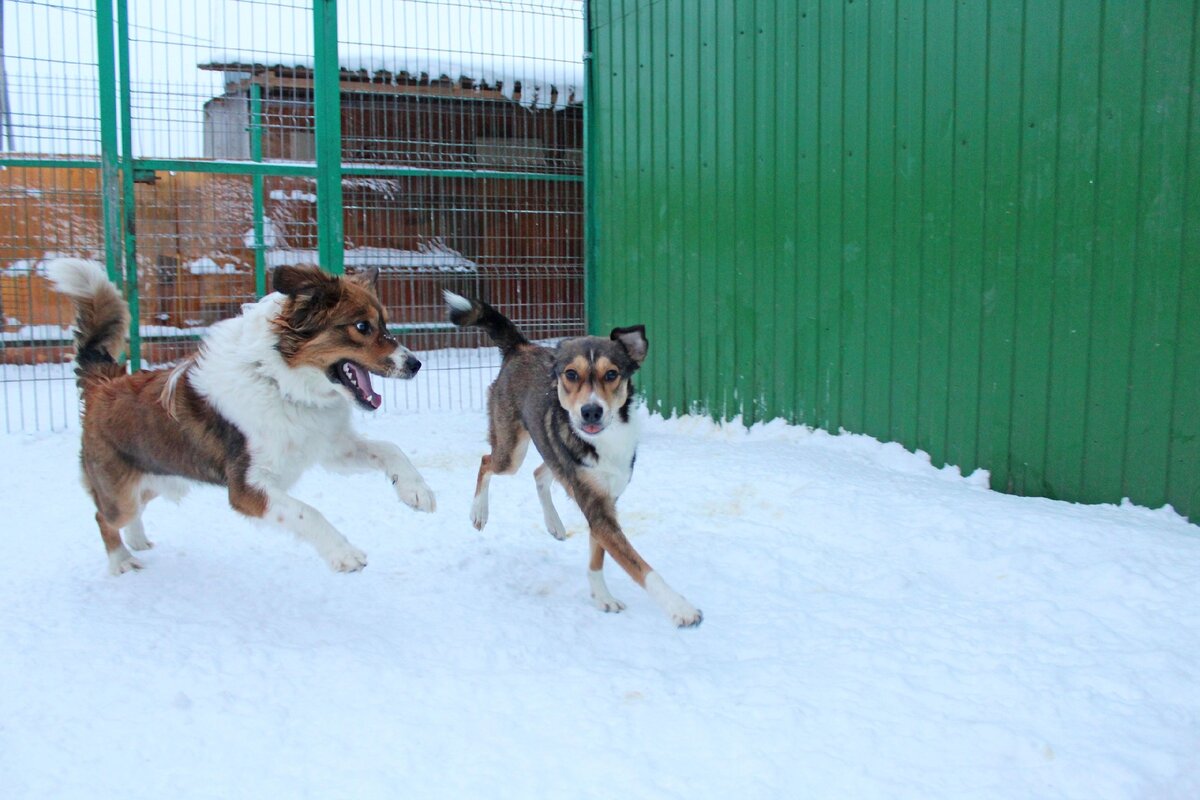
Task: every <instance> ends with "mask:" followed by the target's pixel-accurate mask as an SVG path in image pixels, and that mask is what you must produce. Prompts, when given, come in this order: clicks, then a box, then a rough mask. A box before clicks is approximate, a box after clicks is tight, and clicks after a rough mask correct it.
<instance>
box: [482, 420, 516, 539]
mask: <svg viewBox="0 0 1200 800" xmlns="http://www.w3.org/2000/svg"><path fill="white" fill-rule="evenodd" d="M528 449H529V433H528V431H526V430H525V429H524V428H513V427H505V428H504V429H502V430H500V431H498V432H497V433H496V434H495V435H493V436H492V452H491V453H489V454H488V455H486V456H484V457H483V458H482V459H480V461H479V475H478V476H477V477H476V478H475V500H474V501H473V502H472V503H471V524H472V525H474V526H475V530H479V531H481V530H483V526H484V525H487V519H488V484H490V483H491V482H492V475H512V474H513V473H514V472H516V471H517V470H518V469H520V467H521V463H522V462H523V461H524V460H525V451H526V450H528Z"/></svg>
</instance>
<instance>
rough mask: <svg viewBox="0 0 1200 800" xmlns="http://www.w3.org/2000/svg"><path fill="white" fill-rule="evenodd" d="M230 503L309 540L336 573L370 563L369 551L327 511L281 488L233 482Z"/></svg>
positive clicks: (357, 568) (355, 569)
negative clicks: (352, 540)
mask: <svg viewBox="0 0 1200 800" xmlns="http://www.w3.org/2000/svg"><path fill="white" fill-rule="evenodd" d="M229 503H230V505H232V506H233V507H234V508H235V509H236V510H238V511H240V512H242V513H243V514H245V515H246V516H249V517H256V518H258V519H261V520H263V521H265V522H269V523H271V524H272V525H278V526H280V527H282V528H284V529H285V530H289V531H291V532H292V533H293V534H295V535H296V536H297V537H298V538H300V539H302V540H304V541H306V542H308V543H309V544H311V545H312V546H313V547H314V548H315V549H316V551H317V552H318V553H319V554H320V555H321V557H322V558H324V559H325V561H326V562H327V563H328V564H329V567H330V569H332V570H333V571H334V572H358V571H359V570H360V569H362V568H363V567H365V566H366V565H367V554H366V553H364V552H363V551H362V550H359V549H358V548H357V547H355V546H354V545H352V544H350V542H348V541H347V540H346V537H345V536H342V534H341V533H339V532H338V529H337V528H335V527H333V525H332V524H331V523H330V522H329V520H327V519H325V515H324V514H322V513H321V512H320V511H318V510H317V509H315V508H313V507H312V506H310V505H309V504H308V503H305V502H303V501H301V500H297V499H296V498H294V497H292V496H291V495H289V494H288V493H287V492H285V491H283V490H281V489H277V488H273V487H257V486H250V485H246V484H241V483H240V482H231V483H230V487H229Z"/></svg>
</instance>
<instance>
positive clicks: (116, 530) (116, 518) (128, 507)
mask: <svg viewBox="0 0 1200 800" xmlns="http://www.w3.org/2000/svg"><path fill="white" fill-rule="evenodd" d="M89 488H90V489H91V491H92V498H93V499H94V500H95V501H96V525H98V526H99V528H100V538H101V539H103V540H104V550H105V552H107V553H108V571H109V572H111V573H112V574H113V575H120V574H122V573H125V572H129V571H130V570H134V569H141V568H142V562H141V561H138V560H137V559H136V558H134V557H133V554H132V553H130V552H129V550H128V549H127V548H126V547H125V543H124V542H122V541H121V528H122V527H124V526H125V525H128V524H129V523H130V522H131V521H132V520H133V519H134V518H135V517H136V516H137V513H138V503H137V498H136V497H135V496H134V493H133V492H132V491H129V490H128V489H127V488H121V487H101V488H97V487H95V486H89ZM109 489H111V491H110V490H109Z"/></svg>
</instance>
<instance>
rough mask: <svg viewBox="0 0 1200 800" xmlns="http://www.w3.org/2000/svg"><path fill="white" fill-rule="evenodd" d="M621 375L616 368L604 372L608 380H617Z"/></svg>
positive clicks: (605, 378)
mask: <svg viewBox="0 0 1200 800" xmlns="http://www.w3.org/2000/svg"><path fill="white" fill-rule="evenodd" d="M619 377H621V376H620V375H618V374H617V371H616V370H615V369H610V370H609V371H608V372H606V373H604V380H606V381H615V380H616V379H617V378H619Z"/></svg>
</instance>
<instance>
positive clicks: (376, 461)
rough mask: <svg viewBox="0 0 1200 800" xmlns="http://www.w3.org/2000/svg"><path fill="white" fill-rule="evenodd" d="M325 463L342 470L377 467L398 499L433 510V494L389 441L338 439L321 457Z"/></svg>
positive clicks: (421, 508) (361, 469) (434, 501)
mask: <svg viewBox="0 0 1200 800" xmlns="http://www.w3.org/2000/svg"><path fill="white" fill-rule="evenodd" d="M324 463H325V465H326V466H327V467H329V468H331V469H335V470H339V471H342V472H365V471H370V470H379V471H381V472H383V474H384V475H386V476H387V479H388V480H389V481H391V482H392V486H393V487H395V489H396V496H397V497H399V498H400V501H401V502H402V503H405V504H406V505H409V506H412V507H413V508H415V509H416V510H417V511H434V510H436V509H437V498H436V497H434V495H433V490H432V489H430V488H429V485H428V484H426V483H425V479H424V478H422V477H421V473H419V472H417V468H416V467H414V466H413V465H412V462H411V461H409V460H408V456H406V455H404V451H403V450H401V449H400V448H399V447H397V446H396V445H394V444H391V443H389V442H376V441H372V440H369V439H351V440H349V441H347V442H344V443H342V444H341V445H339V446H338V447H337V449H335V450H334V451H333V453H332V454H331V455H330V456H329V457H328V458H326V459H325V461H324Z"/></svg>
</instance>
